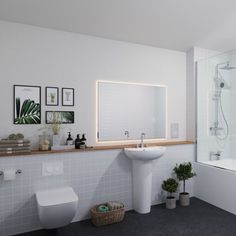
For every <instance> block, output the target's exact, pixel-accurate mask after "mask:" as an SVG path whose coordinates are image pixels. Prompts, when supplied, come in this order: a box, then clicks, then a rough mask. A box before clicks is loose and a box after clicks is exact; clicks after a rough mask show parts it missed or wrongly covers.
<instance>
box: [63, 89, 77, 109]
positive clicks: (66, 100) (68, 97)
mask: <svg viewBox="0 0 236 236" xmlns="http://www.w3.org/2000/svg"><path fill="white" fill-rule="evenodd" d="M61 91H62V106H69V107H73V106H74V105H75V89H74V88H62V90H61ZM67 92H68V94H65V93H67ZM69 93H70V94H69Z"/></svg>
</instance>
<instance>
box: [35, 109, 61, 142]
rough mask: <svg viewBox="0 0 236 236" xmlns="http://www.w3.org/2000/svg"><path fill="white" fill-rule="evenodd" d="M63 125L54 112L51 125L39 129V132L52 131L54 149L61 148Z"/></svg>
mask: <svg viewBox="0 0 236 236" xmlns="http://www.w3.org/2000/svg"><path fill="white" fill-rule="evenodd" d="M61 124H62V121H61V119H60V117H59V116H58V115H57V113H56V112H52V117H51V119H50V123H49V124H48V125H45V126H44V127H42V128H40V129H39V130H47V131H50V133H51V134H52V146H54V147H55V146H60V142H61V136H60V130H61V128H62V127H61Z"/></svg>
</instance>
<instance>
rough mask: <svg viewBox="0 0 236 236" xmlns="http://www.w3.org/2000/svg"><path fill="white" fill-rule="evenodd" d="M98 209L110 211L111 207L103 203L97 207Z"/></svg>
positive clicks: (99, 210)
mask: <svg viewBox="0 0 236 236" xmlns="http://www.w3.org/2000/svg"><path fill="white" fill-rule="evenodd" d="M97 211H98V212H107V211H109V207H108V206H106V205H104V204H101V205H99V206H98V207H97Z"/></svg>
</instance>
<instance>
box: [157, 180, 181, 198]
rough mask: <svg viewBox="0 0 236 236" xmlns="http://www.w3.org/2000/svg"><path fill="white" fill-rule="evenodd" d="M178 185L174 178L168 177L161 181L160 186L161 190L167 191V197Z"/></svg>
mask: <svg viewBox="0 0 236 236" xmlns="http://www.w3.org/2000/svg"><path fill="white" fill-rule="evenodd" d="M178 185H179V184H178V182H177V181H176V180H175V179H173V178H169V179H167V180H164V181H163V183H162V186H161V187H162V189H163V190H165V191H166V192H168V193H169V197H173V196H172V194H173V193H175V192H176V191H177V188H178Z"/></svg>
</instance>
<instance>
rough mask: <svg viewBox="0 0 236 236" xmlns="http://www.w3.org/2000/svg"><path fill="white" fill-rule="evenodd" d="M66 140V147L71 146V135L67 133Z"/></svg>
mask: <svg viewBox="0 0 236 236" xmlns="http://www.w3.org/2000/svg"><path fill="white" fill-rule="evenodd" d="M68 133H69V134H68V138H67V140H66V145H73V139H72V138H71V133H70V132H68Z"/></svg>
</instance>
